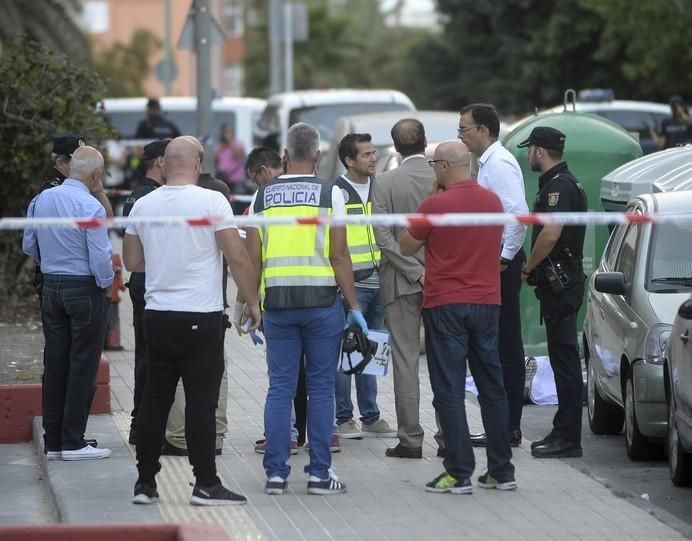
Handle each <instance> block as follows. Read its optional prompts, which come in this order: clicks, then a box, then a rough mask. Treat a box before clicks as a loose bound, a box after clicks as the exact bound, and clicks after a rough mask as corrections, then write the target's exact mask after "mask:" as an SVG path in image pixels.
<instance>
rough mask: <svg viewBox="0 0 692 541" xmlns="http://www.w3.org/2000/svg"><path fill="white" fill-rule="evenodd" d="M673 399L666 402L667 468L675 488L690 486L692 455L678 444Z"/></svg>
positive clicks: (691, 483) (691, 484) (691, 480)
mask: <svg viewBox="0 0 692 541" xmlns="http://www.w3.org/2000/svg"><path fill="white" fill-rule="evenodd" d="M675 409H676V408H675V404H674V401H673V398H672V397H671V398H670V400H668V467H669V468H670V478H671V480H672V481H673V484H674V485H675V486H679V487H688V486H692V454H690V453H687V452H686V451H685V449H684V448H683V446H682V444H681V443H680V434H679V433H678V424H677V422H676V421H675Z"/></svg>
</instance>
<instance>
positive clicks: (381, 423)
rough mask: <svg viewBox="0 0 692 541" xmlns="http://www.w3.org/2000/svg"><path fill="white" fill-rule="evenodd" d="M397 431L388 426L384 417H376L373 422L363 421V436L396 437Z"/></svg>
mask: <svg viewBox="0 0 692 541" xmlns="http://www.w3.org/2000/svg"><path fill="white" fill-rule="evenodd" d="M396 435H397V431H396V430H394V429H393V428H392V427H390V426H389V423H387V421H385V420H384V419H378V420H377V421H375V422H374V423H370V424H369V425H368V424H365V423H363V436H370V437H371V438H396Z"/></svg>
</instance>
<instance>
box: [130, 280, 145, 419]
mask: <svg viewBox="0 0 692 541" xmlns="http://www.w3.org/2000/svg"><path fill="white" fill-rule="evenodd" d="M144 280H145V274H144V273H143V272H133V273H132V274H131V275H130V280H129V282H128V284H127V287H128V289H129V291H130V299H131V300H132V325H133V327H134V331H135V390H134V405H133V407H132V424H131V426H132V428H135V426H136V424H137V411H138V410H139V405H140V404H141V402H142V393H143V392H144V385H145V383H146V380H147V340H146V336H145V333H144V306H145V303H144V291H145V285H144Z"/></svg>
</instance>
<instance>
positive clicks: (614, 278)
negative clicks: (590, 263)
mask: <svg viewBox="0 0 692 541" xmlns="http://www.w3.org/2000/svg"><path fill="white" fill-rule="evenodd" d="M594 287H595V288H596V291H600V292H601V293H609V294H610V295H627V286H626V285H625V275H624V274H623V273H621V272H599V273H598V274H596V278H595V279H594Z"/></svg>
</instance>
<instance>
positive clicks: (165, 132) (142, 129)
mask: <svg viewBox="0 0 692 541" xmlns="http://www.w3.org/2000/svg"><path fill="white" fill-rule="evenodd" d="M179 136H180V130H179V129H178V126H176V125H175V124H174V123H173V122H171V121H170V120H168V119H167V118H165V117H164V116H163V115H162V114H161V104H160V103H159V100H157V99H156V98H150V99H149V101H148V102H147V118H145V119H144V120H142V121H141V122H140V123H139V124H138V125H137V133H136V134H135V139H174V138H176V137H179Z"/></svg>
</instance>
